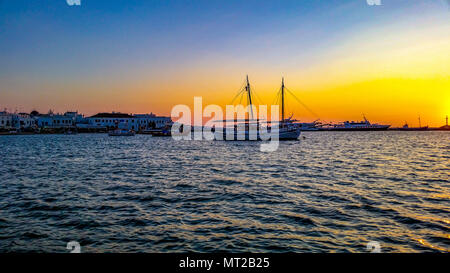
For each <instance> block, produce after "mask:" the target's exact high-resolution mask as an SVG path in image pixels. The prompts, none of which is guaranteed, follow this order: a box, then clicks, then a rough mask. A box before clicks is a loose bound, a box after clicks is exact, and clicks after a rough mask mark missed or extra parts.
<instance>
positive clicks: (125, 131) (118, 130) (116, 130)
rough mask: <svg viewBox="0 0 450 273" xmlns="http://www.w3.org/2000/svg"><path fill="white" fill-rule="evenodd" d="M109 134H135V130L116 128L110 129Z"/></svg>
mask: <svg viewBox="0 0 450 273" xmlns="http://www.w3.org/2000/svg"><path fill="white" fill-rule="evenodd" d="M108 135H109V136H134V135H135V132H134V131H133V130H128V129H115V130H112V131H109V133H108Z"/></svg>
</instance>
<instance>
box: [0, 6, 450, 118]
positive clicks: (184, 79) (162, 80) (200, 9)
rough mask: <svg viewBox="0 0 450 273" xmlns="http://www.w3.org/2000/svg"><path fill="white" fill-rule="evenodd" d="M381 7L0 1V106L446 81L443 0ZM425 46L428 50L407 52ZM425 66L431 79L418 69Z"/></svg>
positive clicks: (159, 103) (102, 104)
mask: <svg viewBox="0 0 450 273" xmlns="http://www.w3.org/2000/svg"><path fill="white" fill-rule="evenodd" d="M382 4H383V5H382V6H369V5H367V3H366V1H365V0H339V1H338V0H314V1H309V0H308V1H307V0H273V1H264V0H239V1H237V0H177V1H174V0H151V1H148V0H147V1H144V0H142V1H137V0H111V1H106V0H82V1H81V6H69V5H67V4H66V1H65V0H47V1H45V0H0V107H2V108H3V107H9V108H14V107H18V108H19V109H21V110H23V111H28V110H30V109H31V108H37V109H41V110H45V108H49V107H51V108H53V109H57V110H59V111H64V110H66V109H67V108H71V109H74V108H76V109H79V110H81V111H85V112H89V113H94V112H95V111H97V109H98V110H105V111H108V110H109V111H110V110H120V111H146V109H150V110H151V109H156V110H155V111H157V112H158V111H159V112H164V113H165V114H167V112H169V111H170V104H169V102H168V101H173V102H175V103H182V102H183V101H185V100H187V99H189V100H190V98H191V97H192V96H193V95H194V94H196V95H199V94H200V95H205V96H206V97H207V95H208V94H213V95H214V97H211V99H214V98H215V97H217V95H218V94H222V93H224V92H227V94H225V95H224V97H228V98H229V97H233V94H232V93H233V92H234V91H235V88H237V87H239V86H240V84H241V81H242V80H243V78H244V76H245V75H246V74H250V75H251V78H252V80H254V82H256V85H258V84H259V85H260V87H261V89H264V90H265V88H266V89H267V90H269V89H271V88H272V89H273V88H274V87H272V86H270V87H269V84H271V85H272V84H273V85H274V86H275V85H276V84H278V81H279V78H280V77H281V75H283V76H285V77H286V78H287V82H289V83H290V86H291V87H293V88H296V87H299V88H300V87H302V88H304V89H309V88H311V89H313V88H316V89H318V88H325V87H323V85H324V84H328V85H332V84H333V85H335V86H337V85H338V84H349V83H351V82H354V81H356V80H367V79H366V78H364V76H362V74H364V73H365V74H370V75H374V77H381V76H376V75H378V74H379V75H383V77H386V71H387V70H389V71H390V72H392V73H391V76H392V77H394V76H395V77H403V76H404V75H405V71H404V68H405V67H413V66H414V65H417V66H415V67H414V69H412V70H411V71H410V73H406V74H407V76H408V77H409V76H416V75H418V74H421V75H425V74H426V75H428V74H430V75H432V76H436V75H437V76H440V77H442V76H444V77H448V73H447V72H446V71H447V70H446V69H447V67H445V64H442V63H440V61H439V60H441V61H442V60H446V58H440V56H441V55H442V53H441V52H442V50H443V48H445V46H447V42H448V40H446V39H447V38H446V37H448V36H449V35H448V34H449V33H450V24H449V14H450V12H449V8H448V4H447V2H446V1H444V0H424V1H419V0H382ZM387 37H388V38H387ZM411 37H412V38H411ZM385 39H388V40H386V41H385ZM421 41H433V43H432V44H431V42H429V43H428V44H426V45H425V44H424V45H423V46H422V48H419V49H417V48H412V47H413V46H415V47H417V46H418V45H420V43H421ZM370 44H372V46H371V45H370ZM391 48H393V49H391ZM366 51H367V54H368V55H371V57H370V58H369V57H365V56H364V54H365V53H366ZM368 51H370V52H368ZM376 51H379V52H376ZM413 51H414V52H416V53H414V54H411V55H410V56H409V57H411V56H413V55H417V56H421V57H420V58H421V59H420V60H415V61H411V62H409V61H405V59H401V60H396V63H392V64H391V63H389V65H388V66H385V67H381V68H380V64H377V63H376V62H377V60H382V59H383V58H385V60H383V61H387V62H389V61H390V60H391V59H392V57H397V56H400V55H401V54H403V53H402V52H413ZM424 52H431V53H433V54H434V55H430V56H429V55H427V54H425V53H424ZM381 53H383V54H384V55H383V56H385V57H383V56H381V55H380V54H381ZM444 57H445V56H444ZM427 59H432V60H434V61H435V63H434V64H433V65H434V66H433V67H434V68H436V69H434V68H433V69H429V67H430V66H424V68H423V69H422V70H421V71H417V69H418V68H417V67H419V65H418V64H422V63H423V62H424V61H423V60H427ZM361 64H364V67H360V65H361ZM420 66H421V65H420ZM368 67H369V68H370V67H374V68H373V69H372V70H370V69H369V68H368ZM360 68H361V69H360ZM355 70H361V71H362V72H361V73H360V75H354V71H355ZM366 70H367V71H366ZM343 71H346V72H348V73H346V74H345V75H344V74H343ZM443 71H444V72H443ZM351 77H353V78H352V79H350V78H351ZM212 86H214V88H216V87H217V86H221V87H218V88H217V90H209V89H208V88H212ZM195 88H201V89H202V90H206V91H205V94H203V93H202V92H199V91H196V90H194V89H195ZM226 90H231V91H229V92H230V94H228V91H226ZM264 90H262V91H264ZM161 96H165V97H161ZM130 97H132V98H133V99H130ZM150 97H152V98H154V99H153V100H151V101H147V102H146V103H143V102H142V101H143V100H146V99H147V98H150ZM169 97H171V98H172V99H169ZM113 98H115V99H113ZM156 98H158V99H156ZM220 99H222V98H220ZM105 100H106V101H105ZM223 100H225V98H223ZM135 109H137V110H135ZM164 109H167V110H164ZM319 110H320V109H319ZM316 112H317V111H316ZM358 115H359V113H358Z"/></svg>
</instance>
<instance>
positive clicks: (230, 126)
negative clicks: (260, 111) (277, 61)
mask: <svg viewBox="0 0 450 273" xmlns="http://www.w3.org/2000/svg"><path fill="white" fill-rule="evenodd" d="M280 92H281V93H280V95H281V120H280V121H279V122H278V125H279V126H278V140H298V138H299V136H300V133H301V130H300V127H299V126H298V125H297V124H295V123H294V122H293V121H292V120H291V118H285V113H284V97H285V86H284V79H282V81H281V90H280ZM241 93H242V94H246V97H247V105H249V106H251V105H253V103H252V102H253V97H252V90H251V87H250V82H249V80H248V76H247V78H246V85H245V87H244V88H243V89H242V90H241V91H240V92H239V93H238V95H239V94H241ZM236 97H237V96H236ZM216 122H217V121H216ZM221 122H223V124H224V127H223V128H222V130H220V131H218V130H217V131H215V139H216V140H218V139H220V140H226V141H242V140H244V141H249V140H264V139H265V138H264V137H263V136H262V135H261V134H262V133H263V132H264V133H267V134H268V135H270V134H271V132H272V125H273V124H275V123H274V122H271V121H268V122H264V123H266V124H267V126H266V127H265V128H263V127H262V122H261V121H260V120H259V119H255V118H254V117H253V111H252V108H251V107H250V113H249V118H246V119H244V120H222V121H221Z"/></svg>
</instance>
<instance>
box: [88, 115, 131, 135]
mask: <svg viewBox="0 0 450 273" xmlns="http://www.w3.org/2000/svg"><path fill="white" fill-rule="evenodd" d="M87 119H88V124H89V125H90V127H91V128H95V127H97V128H107V129H114V128H117V127H118V126H119V124H120V128H123V129H129V130H135V131H137V130H139V125H138V120H137V119H136V118H134V117H133V116H131V115H128V114H123V113H114V112H113V113H98V114H96V115H94V116H92V117H88V118H87Z"/></svg>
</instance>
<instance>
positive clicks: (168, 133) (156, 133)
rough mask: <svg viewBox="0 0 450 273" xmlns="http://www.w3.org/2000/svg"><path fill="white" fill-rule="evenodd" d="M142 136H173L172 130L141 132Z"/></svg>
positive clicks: (159, 129)
mask: <svg viewBox="0 0 450 273" xmlns="http://www.w3.org/2000/svg"><path fill="white" fill-rule="evenodd" d="M140 134H143V135H151V136H171V135H172V134H171V131H170V129H167V128H156V129H148V130H142V131H141V132H140Z"/></svg>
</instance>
